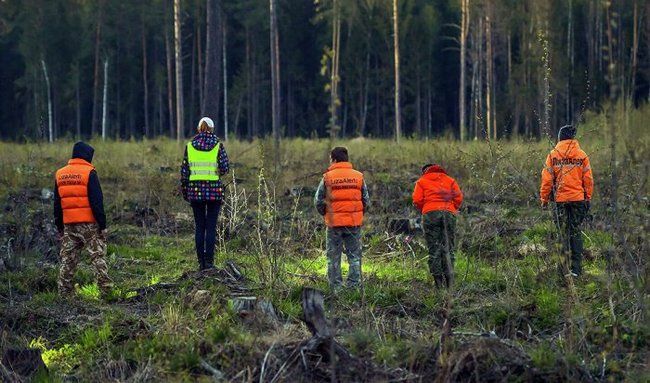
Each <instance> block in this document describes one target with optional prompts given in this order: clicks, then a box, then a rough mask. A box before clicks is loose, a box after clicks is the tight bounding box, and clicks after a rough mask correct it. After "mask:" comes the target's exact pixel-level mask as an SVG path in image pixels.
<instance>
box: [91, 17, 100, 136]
mask: <svg viewBox="0 0 650 383" xmlns="http://www.w3.org/2000/svg"><path fill="white" fill-rule="evenodd" d="M101 14H102V12H101V9H100V12H99V16H98V17H97V27H96V29H95V73H94V80H93V113H92V117H91V121H90V135H91V137H92V136H94V135H95V133H96V132H97V114H98V113H99V65H100V63H99V47H100V45H101V40H102V17H101Z"/></svg>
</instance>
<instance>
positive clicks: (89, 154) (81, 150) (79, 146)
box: [72, 141, 95, 162]
mask: <svg viewBox="0 0 650 383" xmlns="http://www.w3.org/2000/svg"><path fill="white" fill-rule="evenodd" d="M94 154H95V149H93V147H92V146H90V145H88V144H87V143H85V142H82V141H79V142H77V143H76V144H74V147H73V148H72V158H80V159H82V160H84V161H87V162H93V155H94Z"/></svg>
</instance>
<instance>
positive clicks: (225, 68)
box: [221, 15, 228, 141]
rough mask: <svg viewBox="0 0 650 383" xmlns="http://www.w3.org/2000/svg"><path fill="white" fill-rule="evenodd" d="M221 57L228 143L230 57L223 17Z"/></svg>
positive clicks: (225, 130) (225, 131) (224, 116)
mask: <svg viewBox="0 0 650 383" xmlns="http://www.w3.org/2000/svg"><path fill="white" fill-rule="evenodd" d="M221 20H222V22H221V27H222V28H223V33H222V34H221V36H222V37H223V40H222V41H221V52H222V54H221V57H222V58H223V139H224V140H225V141H228V56H226V41H228V40H226V16H225V15H223V16H222V19H221Z"/></svg>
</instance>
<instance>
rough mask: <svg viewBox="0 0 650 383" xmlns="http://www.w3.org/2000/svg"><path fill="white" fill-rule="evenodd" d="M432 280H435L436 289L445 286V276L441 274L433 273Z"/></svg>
mask: <svg viewBox="0 0 650 383" xmlns="http://www.w3.org/2000/svg"><path fill="white" fill-rule="evenodd" d="M433 281H434V282H435V284H436V288H438V289H444V288H446V287H447V283H446V282H445V277H444V276H442V275H434V276H433Z"/></svg>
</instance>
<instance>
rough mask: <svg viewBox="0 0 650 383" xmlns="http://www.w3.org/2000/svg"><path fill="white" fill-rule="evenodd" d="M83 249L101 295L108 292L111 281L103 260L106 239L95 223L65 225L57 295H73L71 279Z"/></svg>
mask: <svg viewBox="0 0 650 383" xmlns="http://www.w3.org/2000/svg"><path fill="white" fill-rule="evenodd" d="M84 249H86V250H88V253H89V254H90V262H91V263H92V265H93V268H94V269H95V278H96V279H97V286H98V287H99V289H100V291H101V292H102V293H103V294H106V293H108V292H109V291H110V289H111V286H112V281H111V279H110V278H109V277H108V266H107V265H106V260H105V258H106V238H104V236H103V235H102V234H101V233H100V231H99V227H98V226H97V224H96V223H76V224H68V225H65V227H64V230H63V237H62V238H61V269H60V270H59V281H58V285H59V294H61V295H64V296H69V295H71V294H72V293H73V291H74V287H73V284H72V277H73V276H74V272H75V270H76V269H77V264H78V263H79V260H80V258H81V253H82V251H83V250H84Z"/></svg>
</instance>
